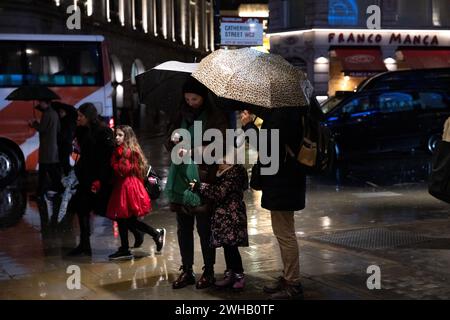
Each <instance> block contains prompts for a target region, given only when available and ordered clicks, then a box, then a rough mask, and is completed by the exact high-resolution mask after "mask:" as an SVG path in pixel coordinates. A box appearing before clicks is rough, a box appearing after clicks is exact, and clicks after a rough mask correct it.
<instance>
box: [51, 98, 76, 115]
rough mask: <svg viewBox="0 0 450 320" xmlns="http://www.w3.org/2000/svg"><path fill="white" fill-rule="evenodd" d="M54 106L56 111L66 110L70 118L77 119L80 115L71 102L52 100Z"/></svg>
mask: <svg viewBox="0 0 450 320" xmlns="http://www.w3.org/2000/svg"><path fill="white" fill-rule="evenodd" d="M52 108H53V109H55V110H56V111H58V110H60V109H62V110H64V111H65V112H66V114H67V116H68V117H69V118H74V119H76V118H77V117H78V113H77V109H76V108H75V107H74V106H72V105H70V104H67V103H62V102H59V101H54V102H52Z"/></svg>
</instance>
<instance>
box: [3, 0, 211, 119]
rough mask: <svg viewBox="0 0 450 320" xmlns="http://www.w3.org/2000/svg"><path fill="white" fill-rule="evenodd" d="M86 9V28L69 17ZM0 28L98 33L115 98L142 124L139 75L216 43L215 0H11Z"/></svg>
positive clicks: (123, 113) (125, 114) (126, 115)
mask: <svg viewBox="0 0 450 320" xmlns="http://www.w3.org/2000/svg"><path fill="white" fill-rule="evenodd" d="M71 6H77V7H78V8H79V10H80V19H79V21H80V29H69V27H68V24H69V25H70V23H68V20H70V17H71V16H72V15H73V14H74V11H73V8H75V7H72V8H71ZM0 33H26V34H98V35H103V36H104V37H105V40H106V43H107V46H108V50H109V54H110V61H111V69H112V78H113V83H112V84H113V87H114V89H115V90H114V91H113V92H114V93H113V103H115V105H116V107H117V110H118V119H119V122H122V123H131V124H134V125H138V124H139V119H141V118H142V117H143V116H144V114H145V113H146V108H145V106H143V105H140V104H139V101H138V98H137V93H136V89H135V76H136V75H137V74H139V73H141V72H143V71H145V70H148V69H151V68H152V67H154V66H155V65H157V64H159V63H162V62H164V61H168V60H178V61H185V62H193V61H195V60H199V59H201V58H202V57H203V56H205V55H206V54H208V53H209V52H211V51H212V50H213V49H214V3H213V1H212V0H14V1H12V0H7V1H1V2H0Z"/></svg>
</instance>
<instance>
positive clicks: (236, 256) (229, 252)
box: [223, 245, 244, 273]
mask: <svg viewBox="0 0 450 320" xmlns="http://www.w3.org/2000/svg"><path fill="white" fill-rule="evenodd" d="M223 253H224V255H225V263H226V265H227V270H232V271H233V272H235V273H243V272H244V267H243V266H242V258H241V254H240V253H239V247H237V246H227V245H224V246H223Z"/></svg>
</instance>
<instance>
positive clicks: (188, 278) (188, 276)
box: [172, 266, 195, 289]
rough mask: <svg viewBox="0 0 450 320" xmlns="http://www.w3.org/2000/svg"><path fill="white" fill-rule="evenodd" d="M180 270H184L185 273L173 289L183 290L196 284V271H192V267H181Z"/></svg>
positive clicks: (175, 282) (180, 276)
mask: <svg viewBox="0 0 450 320" xmlns="http://www.w3.org/2000/svg"><path fill="white" fill-rule="evenodd" d="M180 270H183V272H181V274H180V275H179V276H178V279H177V280H175V281H174V282H173V283H172V288H173V289H181V288H184V287H186V286H188V285H190V284H195V274H194V271H192V267H191V268H189V267H184V266H181V267H180Z"/></svg>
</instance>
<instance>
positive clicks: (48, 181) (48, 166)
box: [37, 163, 64, 195]
mask: <svg viewBox="0 0 450 320" xmlns="http://www.w3.org/2000/svg"><path fill="white" fill-rule="evenodd" d="M48 190H53V191H58V192H61V191H63V190H64V187H63V185H62V183H61V167H60V165H59V163H39V175H38V191H37V194H38V195H43V194H44V193H45V192H47V191H48Z"/></svg>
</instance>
